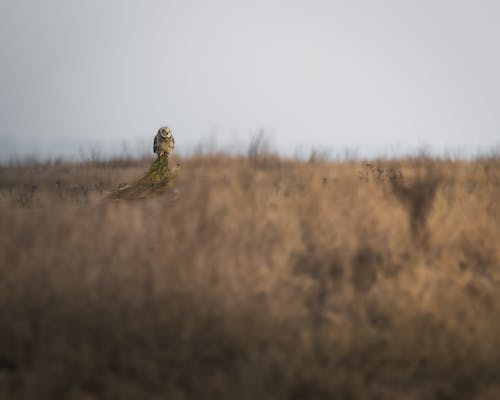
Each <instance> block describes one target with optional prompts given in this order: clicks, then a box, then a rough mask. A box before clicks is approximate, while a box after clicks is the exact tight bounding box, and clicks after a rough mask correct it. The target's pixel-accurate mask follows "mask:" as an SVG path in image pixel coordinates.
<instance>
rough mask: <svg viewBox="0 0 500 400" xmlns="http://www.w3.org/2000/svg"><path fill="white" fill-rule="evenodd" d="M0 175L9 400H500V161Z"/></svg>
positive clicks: (141, 167) (200, 163)
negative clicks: (161, 176) (164, 173)
mask: <svg viewBox="0 0 500 400" xmlns="http://www.w3.org/2000/svg"><path fill="white" fill-rule="evenodd" d="M149 162H150V161H149V160H144V161H137V162H135V161H133V160H130V162H128V163H119V164H116V165H115V164H113V163H97V162H93V163H83V164H64V163H58V164H50V163H47V164H32V165H19V166H12V167H2V168H0V221H1V224H0V254H1V260H2V261H1V264H0V398H5V399H53V398H57V399H59V398H61V399H62V398H66V399H156V398H158V399H159V398H162V399H163V398H168V399H205V398H206V399H332V398H338V399H498V398H500V290H499V289H500V261H499V260H500V240H499V237H500V213H499V211H500V160H499V159H497V158H490V159H482V160H478V161H474V162H463V161H443V160H433V159H426V158H414V159H401V160H393V161H387V160H375V161H372V162H370V163H365V162H354V161H352V162H349V161H347V162H343V163H327V162H321V161H313V162H309V163H303V162H297V161H290V160H284V159H279V158H274V157H257V156H256V157H253V158H251V159H244V158H231V157H217V158H215V157H211V156H203V157H193V158H188V159H184V160H182V164H183V173H182V174H181V175H179V176H178V177H177V179H176V180H175V181H174V182H173V184H172V185H171V186H169V187H166V188H165V190H164V191H163V193H162V194H161V195H159V196H155V197H152V198H148V199H145V200H142V201H139V202H137V201H136V202H132V203H131V202H110V201H107V200H106V199H105V197H106V196H107V195H108V194H109V193H110V192H112V191H113V190H114V189H116V188H117V187H119V186H120V185H123V184H124V183H128V182H133V181H135V180H136V179H137V178H139V177H140V176H143V175H144V172H145V171H147V168H148V164H149Z"/></svg>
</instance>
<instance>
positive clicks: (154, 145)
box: [153, 136, 158, 153]
mask: <svg viewBox="0 0 500 400" xmlns="http://www.w3.org/2000/svg"><path fill="white" fill-rule="evenodd" d="M156 149H158V136H155V140H154V141H153V153H156Z"/></svg>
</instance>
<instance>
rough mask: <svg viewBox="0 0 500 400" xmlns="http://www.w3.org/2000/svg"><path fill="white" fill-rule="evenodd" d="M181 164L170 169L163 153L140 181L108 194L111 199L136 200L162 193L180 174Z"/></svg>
mask: <svg viewBox="0 0 500 400" xmlns="http://www.w3.org/2000/svg"><path fill="white" fill-rule="evenodd" d="M179 172H180V166H178V165H177V166H176V167H175V168H172V169H170V168H169V166H168V157H167V156H166V155H163V156H161V157H159V158H158V159H156V160H155V161H154V162H153V164H151V167H150V168H149V171H148V172H147V173H146V175H144V176H143V177H142V178H141V179H139V180H138V181H136V182H134V183H132V184H130V185H126V186H122V187H120V188H118V189H116V190H115V191H113V192H111V193H110V194H109V195H108V198H109V199H111V200H135V199H144V198H148V197H151V196H153V195H156V194H161V193H163V192H165V190H166V189H167V188H168V187H169V185H170V183H171V182H172V180H173V179H174V178H175V177H176V176H177V175H178V174H179Z"/></svg>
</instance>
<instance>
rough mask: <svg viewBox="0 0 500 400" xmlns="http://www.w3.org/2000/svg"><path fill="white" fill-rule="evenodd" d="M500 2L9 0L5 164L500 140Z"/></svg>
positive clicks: (4, 19)
mask: <svg viewBox="0 0 500 400" xmlns="http://www.w3.org/2000/svg"><path fill="white" fill-rule="evenodd" d="M498 21H500V2H499V1H498V0H475V1H473V0H467V1H466V0H418V1H417V0H248V1H243V0H241V1H240V0H211V1H208V0H140V1H139V0H85V1H81V0H78V1H77V0H44V1H40V0H0V59H1V62H0V161H5V160H9V159H12V158H16V157H25V156H36V157H40V158H46V157H78V156H82V155H85V154H87V155H88V154H90V153H91V152H98V153H99V154H101V155H105V156H108V155H117V154H123V153H124V152H128V153H131V154H132V153H133V154H139V153H152V145H151V144H152V140H153V136H154V134H155V133H156V131H157V130H158V128H159V127H161V126H163V125H167V126H169V127H171V128H172V131H173V133H174V136H175V139H176V151H178V152H179V153H180V154H190V153H192V152H193V151H195V150H196V149H200V145H201V148H205V149H218V150H228V151H244V149H245V148H246V146H248V143H249V141H250V139H251V137H252V136H254V135H255V134H256V133H257V132H259V131H261V130H263V131H264V132H265V133H266V135H267V137H268V138H269V141H270V143H271V145H272V146H273V148H274V149H276V150H277V151H278V152H280V153H282V154H285V155H292V156H293V155H295V156H302V157H303V156H307V155H308V154H309V153H310V152H311V151H312V150H314V151H321V152H328V153H332V154H335V153H338V152H343V151H345V149H350V150H351V151H355V152H356V153H357V154H359V155H360V156H367V157H372V156H377V155H397V154H402V153H405V152H412V151H417V150H418V149H422V148H424V147H425V148H426V149H427V150H429V151H432V152H436V153H445V152H448V153H453V154H458V155H465V156H466V155H472V154H477V152H488V151H491V150H492V149H493V148H495V147H496V148H498V145H499V144H500V112H499V111H500V110H499V105H500V72H499V71H500V24H499V23H498Z"/></svg>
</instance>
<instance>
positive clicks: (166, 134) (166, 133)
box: [158, 126, 172, 139]
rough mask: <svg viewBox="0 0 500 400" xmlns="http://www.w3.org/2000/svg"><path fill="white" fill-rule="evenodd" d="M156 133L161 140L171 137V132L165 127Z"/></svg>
mask: <svg viewBox="0 0 500 400" xmlns="http://www.w3.org/2000/svg"><path fill="white" fill-rule="evenodd" d="M158 133H159V134H160V136H161V137H162V138H163V139H166V138H169V137H171V136H172V132H171V131H170V128H169V127H167V126H164V127H162V128H160V129H159V130H158Z"/></svg>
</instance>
